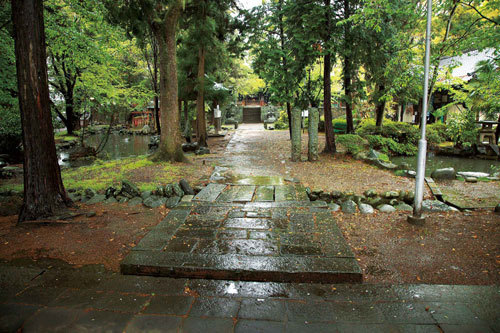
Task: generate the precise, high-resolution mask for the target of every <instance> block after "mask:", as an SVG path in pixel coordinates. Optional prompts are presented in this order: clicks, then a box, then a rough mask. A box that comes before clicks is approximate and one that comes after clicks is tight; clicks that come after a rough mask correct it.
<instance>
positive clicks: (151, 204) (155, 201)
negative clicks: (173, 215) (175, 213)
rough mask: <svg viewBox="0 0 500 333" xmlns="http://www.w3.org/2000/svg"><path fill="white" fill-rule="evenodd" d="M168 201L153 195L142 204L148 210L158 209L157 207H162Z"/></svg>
mask: <svg viewBox="0 0 500 333" xmlns="http://www.w3.org/2000/svg"><path fill="white" fill-rule="evenodd" d="M166 201H167V199H166V198H164V197H159V196H156V195H152V196H150V197H149V198H146V199H145V200H144V201H143V202H142V204H143V205H144V206H146V207H148V208H156V207H160V206H161V205H164V204H165V202H166Z"/></svg>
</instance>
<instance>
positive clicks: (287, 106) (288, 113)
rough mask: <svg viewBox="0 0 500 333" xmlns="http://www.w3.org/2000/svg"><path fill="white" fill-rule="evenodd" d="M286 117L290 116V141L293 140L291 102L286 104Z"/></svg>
mask: <svg viewBox="0 0 500 333" xmlns="http://www.w3.org/2000/svg"><path fill="white" fill-rule="evenodd" d="M286 115H287V116H288V133H289V134H290V140H291V139H292V105H291V104H290V102H286Z"/></svg>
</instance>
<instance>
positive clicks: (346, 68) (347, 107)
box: [344, 57, 354, 134]
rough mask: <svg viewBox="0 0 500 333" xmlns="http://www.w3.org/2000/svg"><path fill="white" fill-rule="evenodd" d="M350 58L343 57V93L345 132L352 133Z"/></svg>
mask: <svg viewBox="0 0 500 333" xmlns="http://www.w3.org/2000/svg"><path fill="white" fill-rule="evenodd" d="M351 87H352V79H351V58H350V57H345V58H344V94H345V97H346V98H345V119H346V124H347V127H346V133H348V134H349V133H354V120H353V116H352V95H351Z"/></svg>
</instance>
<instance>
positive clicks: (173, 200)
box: [165, 196, 181, 208]
mask: <svg viewBox="0 0 500 333" xmlns="http://www.w3.org/2000/svg"><path fill="white" fill-rule="evenodd" d="M180 201H181V197H178V196H173V197H170V198H168V199H167V201H166V202H165V207H167V208H174V207H175V206H177V204H178V203H179V202H180Z"/></svg>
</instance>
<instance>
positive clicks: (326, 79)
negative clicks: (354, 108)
mask: <svg viewBox="0 0 500 333" xmlns="http://www.w3.org/2000/svg"><path fill="white" fill-rule="evenodd" d="M325 7H326V11H325V15H326V35H325V37H324V42H325V52H326V53H325V56H324V61H325V64H324V68H323V111H324V112H323V113H324V116H325V149H324V152H325V153H336V152H337V147H336V145H335V132H334V131H333V124H332V81H331V71H332V64H331V54H330V49H329V47H330V46H329V45H328V44H329V42H330V25H331V16H330V0H325Z"/></svg>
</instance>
